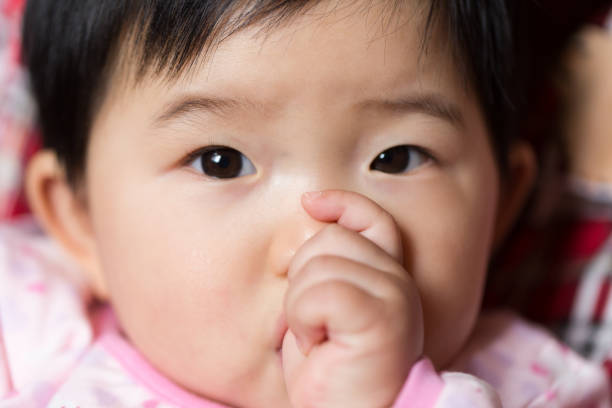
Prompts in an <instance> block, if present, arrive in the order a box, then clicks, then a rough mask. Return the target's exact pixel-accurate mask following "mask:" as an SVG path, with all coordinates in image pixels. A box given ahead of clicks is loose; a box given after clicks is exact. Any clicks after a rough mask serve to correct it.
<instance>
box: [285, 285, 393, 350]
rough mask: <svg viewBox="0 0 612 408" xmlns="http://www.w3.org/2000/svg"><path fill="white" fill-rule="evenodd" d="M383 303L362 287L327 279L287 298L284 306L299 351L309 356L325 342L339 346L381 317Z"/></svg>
mask: <svg viewBox="0 0 612 408" xmlns="http://www.w3.org/2000/svg"><path fill="white" fill-rule="evenodd" d="M382 305H383V302H382V301H381V300H379V299H378V298H375V297H372V296H371V295H370V294H369V293H367V292H366V291H364V290H363V289H362V288H360V287H357V286H355V285H350V284H347V283H346V282H342V281H333V280H332V281H329V280H328V281H324V282H319V283H317V284H316V285H313V286H310V287H308V288H306V289H304V290H302V291H301V292H299V293H297V294H296V296H292V297H288V298H287V303H286V307H285V313H286V317H287V324H288V326H289V330H291V332H292V333H293V334H294V335H295V338H296V340H297V343H298V347H299V348H300V351H302V353H304V354H305V355H308V354H309V353H310V351H311V350H312V348H313V347H315V346H316V345H319V344H321V343H323V342H325V341H328V340H329V341H331V342H333V343H336V344H338V343H339V344H340V345H349V344H343V340H347V341H348V340H350V339H351V337H352V340H353V341H354V336H355V334H357V333H361V332H366V331H367V329H368V328H369V327H371V326H373V325H374V324H375V322H376V321H378V320H380V315H381V312H380V308H381V307H382Z"/></svg>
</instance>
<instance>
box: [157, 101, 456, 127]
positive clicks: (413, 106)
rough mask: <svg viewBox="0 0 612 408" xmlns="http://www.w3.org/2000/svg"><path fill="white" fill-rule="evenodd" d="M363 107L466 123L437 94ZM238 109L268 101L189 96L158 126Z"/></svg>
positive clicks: (175, 104)
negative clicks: (203, 114)
mask: <svg viewBox="0 0 612 408" xmlns="http://www.w3.org/2000/svg"><path fill="white" fill-rule="evenodd" d="M356 106H357V107H358V109H360V110H369V111H377V112H382V113H390V114H397V115H405V114H409V113H422V114H425V115H429V116H433V117H436V118H439V119H443V120H446V121H448V122H450V123H451V124H453V125H455V126H463V125H464V118H463V114H462V113H461V109H460V108H459V107H458V106H457V105H456V104H454V103H452V102H451V101H449V100H448V99H447V98H444V97H443V96H441V95H438V94H423V95H414V96H409V97H403V98H398V99H370V100H366V101H363V102H360V103H358V104H357V105H356ZM239 110H257V111H261V112H265V111H268V110H269V109H268V108H266V106H265V104H263V103H261V102H256V101H251V100H248V99H232V98H222V97H215V96H206V95H196V96H194V95H188V96H185V97H182V98H180V99H179V100H177V101H175V102H172V103H170V104H168V105H167V106H166V107H165V108H164V109H163V111H162V112H161V113H160V114H159V115H158V116H157V117H156V119H155V120H154V124H155V125H156V126H158V127H161V126H163V125H164V124H166V123H168V122H171V121H173V120H176V119H179V118H181V117H183V116H187V115H189V114H192V113H211V114H214V115H217V116H226V115H228V114H230V113H232V112H236V111H239Z"/></svg>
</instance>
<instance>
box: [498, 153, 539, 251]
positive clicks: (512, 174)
mask: <svg viewBox="0 0 612 408" xmlns="http://www.w3.org/2000/svg"><path fill="white" fill-rule="evenodd" d="M536 167H537V166H536V159H535V155H534V153H533V149H532V148H531V146H530V145H529V144H528V143H527V142H524V141H519V142H515V143H514V144H513V145H512V147H511V148H510V151H509V154H508V174H507V175H506V177H505V179H504V180H502V188H501V192H500V199H499V207H498V211H497V223H496V225H495V235H494V246H495V247H498V246H499V245H500V244H501V243H502V241H503V240H504V239H505V238H506V236H507V235H508V233H509V232H510V229H511V228H512V226H513V225H514V223H515V221H516V219H517V217H518V215H519V214H520V212H521V210H522V209H523V206H524V205H525V202H526V200H527V197H528V196H529V193H530V192H531V188H532V187H533V183H534V181H535V177H536V171H537V169H536Z"/></svg>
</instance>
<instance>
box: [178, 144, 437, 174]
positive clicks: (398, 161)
mask: <svg viewBox="0 0 612 408" xmlns="http://www.w3.org/2000/svg"><path fill="white" fill-rule="evenodd" d="M207 154H210V155H212V156H211V157H210V158H211V160H210V161H209V163H206V162H204V161H203V159H204V156H205V155H207ZM215 154H216V156H215ZM228 154H232V155H239V156H240V163H239V164H237V163H235V160H234V163H232V161H231V159H230V160H229V161H227V160H226V161H225V163H224V160H223V155H225V157H226V158H227V155H228ZM415 156H416V157H415ZM234 158H235V157H234ZM415 161H416V162H417V163H416V164H414V162H415ZM432 161H436V160H435V158H434V156H433V155H432V154H431V153H430V152H429V151H427V150H426V149H423V148H421V147H418V146H413V145H397V146H393V147H390V148H388V149H386V150H384V151H382V152H380V153H379V154H378V155H377V156H376V157H375V158H374V159H373V160H372V162H371V163H370V170H372V171H379V172H381V173H387V174H391V175H402V174H407V173H410V172H412V171H414V170H415V169H418V168H420V167H422V166H424V165H426V164H427V163H429V162H432ZM211 162H212V164H211ZM184 163H185V165H188V166H190V167H192V168H195V169H196V170H197V171H198V172H200V173H202V174H203V175H205V176H207V177H210V178H212V179H221V180H223V179H234V178H239V177H244V176H246V175H250V174H254V173H255V172H256V169H255V166H254V165H253V163H252V162H251V161H250V160H249V159H248V158H247V157H246V156H245V155H244V154H242V153H241V152H239V151H238V150H236V149H233V148H231V147H227V146H207V147H204V148H202V149H198V150H196V151H194V152H193V153H190V154H189V155H188V156H187V157H186V159H185V161H184ZM210 166H213V167H216V169H213V170H221V171H222V172H225V173H219V174H217V175H210V174H207V169H206V167H208V170H209V172H210V170H211V168H210ZM398 166H399V167H398ZM198 167H199V168H198ZM245 168H246V169H247V171H248V172H250V173H248V174H242V172H243V170H244V169H245ZM236 172H238V174H236Z"/></svg>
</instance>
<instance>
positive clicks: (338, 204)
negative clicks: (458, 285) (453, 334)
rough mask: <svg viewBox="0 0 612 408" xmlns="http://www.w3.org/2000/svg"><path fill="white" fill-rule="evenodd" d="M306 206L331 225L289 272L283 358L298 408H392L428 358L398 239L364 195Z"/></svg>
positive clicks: (337, 194)
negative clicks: (424, 354) (410, 376)
mask: <svg viewBox="0 0 612 408" xmlns="http://www.w3.org/2000/svg"><path fill="white" fill-rule="evenodd" d="M302 205H303V206H304V209H305V210H306V211H307V212H308V213H309V214H310V216H312V217H313V218H314V219H316V220H319V221H323V222H327V223H329V224H328V225H327V226H325V227H324V228H323V229H321V230H320V231H319V232H318V233H317V234H315V235H314V236H313V237H312V238H310V239H309V240H308V241H306V242H305V243H304V245H302V247H301V248H300V249H299V250H298V251H297V252H296V254H295V256H294V258H293V260H292V262H291V264H290V267H289V278H288V279H289V287H288V290H287V293H286V296H285V304H284V309H285V316H286V319H287V324H288V326H289V330H288V332H287V334H286V335H285V338H284V341H283V346H282V358H283V370H284V375H285V381H286V385H287V391H288V393H289V397H290V399H291V402H292V405H293V406H294V407H296V408H302V407H317V408H322V407H355V408H357V407H367V408H375V407H389V406H391V405H392V404H393V401H394V400H395V398H396V396H397V394H398V392H399V391H400V389H401V387H402V385H403V383H404V382H405V380H406V378H407V376H408V372H409V371H410V368H411V366H412V364H413V363H414V362H415V361H416V360H417V359H418V358H419V357H420V356H421V353H422V350H423V321H422V311H421V303H420V298H419V294H418V292H417V290H416V287H415V285H414V283H413V281H412V279H411V277H410V274H409V273H408V272H407V271H406V270H405V269H404V267H403V249H402V243H401V235H400V232H399V229H398V227H397V225H396V223H395V221H394V220H393V218H392V217H391V215H390V214H389V213H387V212H386V211H385V210H384V209H382V208H381V207H380V206H378V205H377V204H376V203H374V202H372V201H371V200H369V199H367V198H366V197H364V196H361V195H359V194H357V193H350V192H346V191H325V192H321V193H310V194H306V195H304V197H303V199H302Z"/></svg>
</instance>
